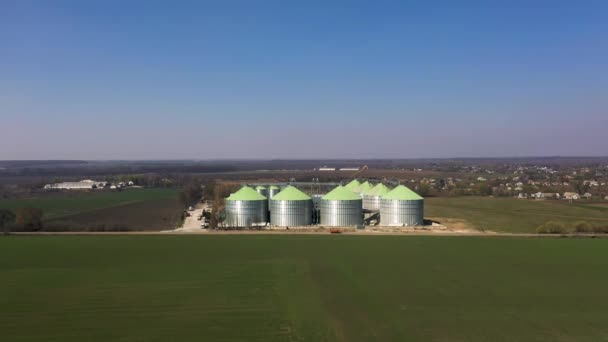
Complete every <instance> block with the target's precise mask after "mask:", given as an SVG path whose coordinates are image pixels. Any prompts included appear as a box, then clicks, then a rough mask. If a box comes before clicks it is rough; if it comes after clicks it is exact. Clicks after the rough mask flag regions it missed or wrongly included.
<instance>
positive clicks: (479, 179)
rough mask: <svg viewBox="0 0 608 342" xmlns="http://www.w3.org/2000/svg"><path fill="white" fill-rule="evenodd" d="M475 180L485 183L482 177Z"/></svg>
mask: <svg viewBox="0 0 608 342" xmlns="http://www.w3.org/2000/svg"><path fill="white" fill-rule="evenodd" d="M477 180H478V181H480V182H485V181H487V179H485V178H484V177H477Z"/></svg>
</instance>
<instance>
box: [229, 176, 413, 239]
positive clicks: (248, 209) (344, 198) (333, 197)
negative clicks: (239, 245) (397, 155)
mask: <svg viewBox="0 0 608 342" xmlns="http://www.w3.org/2000/svg"><path fill="white" fill-rule="evenodd" d="M311 191H312V190H311ZM364 213H365V215H366V216H365V217H367V218H366V220H368V221H364ZM225 215H226V218H225V221H224V225H225V226H226V227H255V226H258V227H259V226H266V225H268V224H270V225H271V226H275V227H306V226H313V225H320V226H327V227H355V226H356V227H358V228H363V224H364V222H367V224H372V225H374V224H375V222H379V225H380V226H393V227H395V226H400V227H403V226H420V225H423V224H424V199H423V198H422V197H420V196H419V195H418V194H416V193H415V192H413V191H412V190H410V189H409V188H407V187H405V186H403V185H399V186H397V187H396V188H395V189H393V190H390V189H389V188H388V187H387V186H386V185H384V184H382V183H379V184H376V185H375V186H372V184H371V183H369V182H367V181H366V182H363V183H360V182H359V181H357V180H353V181H351V182H349V183H348V184H347V185H345V186H342V185H338V186H337V187H335V188H334V189H333V190H331V191H329V192H328V193H326V194H324V195H320V194H313V195H309V194H306V193H305V192H303V191H302V190H300V189H298V188H296V187H295V186H293V185H287V186H284V187H283V188H282V190H281V189H280V188H279V186H277V185H266V186H263V185H257V186H256V187H255V189H254V188H252V187H249V186H243V187H242V188H241V189H240V190H239V191H237V192H235V193H233V194H231V195H230V196H229V197H228V198H226V208H225ZM370 217H373V220H372V219H370Z"/></svg>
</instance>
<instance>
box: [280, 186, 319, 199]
mask: <svg viewBox="0 0 608 342" xmlns="http://www.w3.org/2000/svg"><path fill="white" fill-rule="evenodd" d="M270 200H271V201H309V200H311V198H310V196H308V195H307V194H305V193H304V192H302V191H301V190H299V189H298V188H296V187H295V186H291V185H290V186H288V187H286V188H285V189H283V190H281V192H279V193H278V194H276V195H274V196H273V197H272V198H271V199H270Z"/></svg>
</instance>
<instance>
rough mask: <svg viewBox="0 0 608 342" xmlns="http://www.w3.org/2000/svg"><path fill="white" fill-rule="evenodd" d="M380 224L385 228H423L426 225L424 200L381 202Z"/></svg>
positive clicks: (386, 200)
mask: <svg viewBox="0 0 608 342" xmlns="http://www.w3.org/2000/svg"><path fill="white" fill-rule="evenodd" d="M380 224H381V225H383V226H421V225H423V224H424V200H412V201H405V200H388V199H382V200H381V201H380Z"/></svg>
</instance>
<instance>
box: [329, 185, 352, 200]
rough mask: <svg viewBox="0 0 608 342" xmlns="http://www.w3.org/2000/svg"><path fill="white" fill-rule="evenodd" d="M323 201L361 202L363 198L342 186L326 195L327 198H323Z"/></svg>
mask: <svg viewBox="0 0 608 342" xmlns="http://www.w3.org/2000/svg"><path fill="white" fill-rule="evenodd" d="M321 199H323V200H328V201H352V200H360V199H361V197H360V196H359V195H357V194H356V193H354V192H352V191H350V190H348V189H347V188H346V187H344V186H341V185H340V186H337V187H336V188H335V189H333V190H332V191H330V192H328V193H327V194H325V196H323V197H321Z"/></svg>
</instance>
